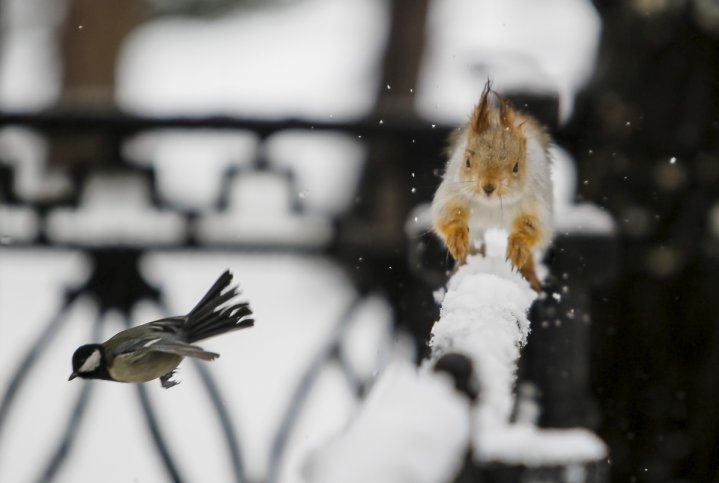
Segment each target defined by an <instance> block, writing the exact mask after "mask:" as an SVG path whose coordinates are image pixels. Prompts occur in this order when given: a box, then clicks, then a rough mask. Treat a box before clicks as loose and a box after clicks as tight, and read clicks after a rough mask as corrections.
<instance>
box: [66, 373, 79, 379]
mask: <svg viewBox="0 0 719 483" xmlns="http://www.w3.org/2000/svg"><path fill="white" fill-rule="evenodd" d="M76 377H77V372H73V373H72V374H70V377H69V378H68V379H67V380H68V381H72V380H73V379H75V378H76Z"/></svg>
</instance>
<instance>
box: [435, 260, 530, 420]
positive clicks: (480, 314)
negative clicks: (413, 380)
mask: <svg viewBox="0 0 719 483" xmlns="http://www.w3.org/2000/svg"><path fill="white" fill-rule="evenodd" d="M535 297H536V294H535V292H534V291H532V289H530V288H529V284H528V283H527V281H526V280H524V279H523V278H522V276H521V275H520V274H519V273H518V272H516V271H515V270H514V269H513V268H512V267H511V265H510V264H509V263H508V262H506V261H505V260H503V259H502V258H501V257H497V258H484V257H481V256H470V257H468V259H467V263H466V264H465V265H463V266H462V267H460V268H459V270H458V271H457V273H455V274H454V275H453V276H452V278H450V280H449V283H448V285H447V293H446V294H445V296H444V300H443V302H442V309H441V312H440V318H439V320H438V321H437V323H436V324H435V325H434V327H433V328H432V339H431V341H430V347H431V349H432V360H437V359H438V358H439V357H441V356H442V355H444V354H446V353H448V352H459V353H461V354H465V355H467V356H468V357H470V358H471V359H472V362H473V363H474V369H475V371H476V373H477V376H478V379H479V384H480V401H481V402H480V404H479V408H478V411H479V416H478V424H480V425H481V427H483V428H488V427H492V426H497V425H502V424H507V423H508V422H509V417H510V415H511V413H512V408H513V404H514V396H513V388H514V383H515V379H516V370H517V360H518V359H519V354H520V349H521V347H523V346H524V344H525V343H526V342H527V335H528V334H529V320H528V319H527V311H528V310H529V307H530V306H531V304H532V301H533V300H534V298H535Z"/></svg>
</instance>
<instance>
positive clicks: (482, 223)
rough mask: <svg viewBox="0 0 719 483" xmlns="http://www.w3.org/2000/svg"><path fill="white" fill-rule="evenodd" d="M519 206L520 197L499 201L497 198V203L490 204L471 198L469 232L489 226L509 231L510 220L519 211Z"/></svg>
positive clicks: (520, 204)
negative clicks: (508, 200)
mask: <svg viewBox="0 0 719 483" xmlns="http://www.w3.org/2000/svg"><path fill="white" fill-rule="evenodd" d="M521 206H522V198H516V199H514V200H512V201H510V202H507V201H502V202H501V203H500V202H499V200H497V203H492V204H486V203H484V202H480V201H478V200H471V201H470V203H469V230H470V233H472V232H474V233H477V232H484V231H485V230H488V229H490V228H499V229H502V230H505V231H510V228H511V226H512V222H513V221H514V219H515V218H516V217H517V215H518V214H519V212H520V211H521ZM470 236H471V235H470Z"/></svg>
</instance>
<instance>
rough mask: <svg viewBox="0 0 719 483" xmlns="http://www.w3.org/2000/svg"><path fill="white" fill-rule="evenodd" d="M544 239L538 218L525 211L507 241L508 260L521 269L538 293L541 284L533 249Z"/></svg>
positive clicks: (519, 215)
mask: <svg viewBox="0 0 719 483" xmlns="http://www.w3.org/2000/svg"><path fill="white" fill-rule="evenodd" d="M543 237H544V234H543V233H542V230H541V225H540V223H539V220H538V219H537V216H536V215H535V214H534V213H532V212H531V211H523V212H521V213H519V214H518V215H517V216H516V217H515V219H514V221H513V222H512V230H511V232H510V233H509V239H508V240H507V259H508V260H509V261H511V262H512V265H514V266H515V267H517V268H518V269H519V271H520V272H521V273H522V275H524V278H526V279H527V280H528V281H529V283H530V285H531V286H532V288H533V289H534V290H536V291H539V289H540V284H539V279H538V278H537V274H536V272H535V271H534V258H533V257H532V247H534V246H535V245H536V244H537V243H538V242H539V241H540V240H541V239H542V238H543Z"/></svg>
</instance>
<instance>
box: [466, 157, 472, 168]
mask: <svg viewBox="0 0 719 483" xmlns="http://www.w3.org/2000/svg"><path fill="white" fill-rule="evenodd" d="M466 165H467V167H468V168H469V167H471V166H472V164H471V163H470V161H469V158H467V161H466Z"/></svg>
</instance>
